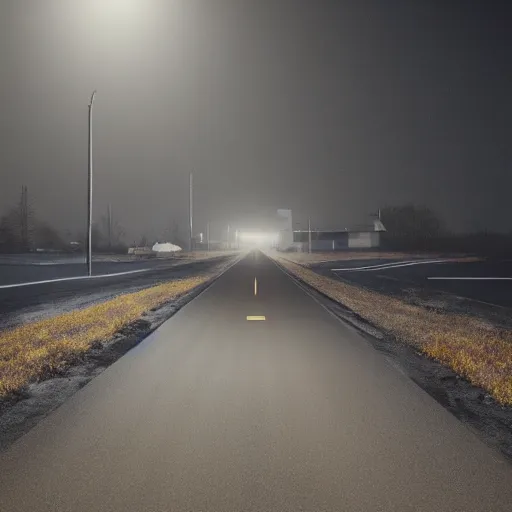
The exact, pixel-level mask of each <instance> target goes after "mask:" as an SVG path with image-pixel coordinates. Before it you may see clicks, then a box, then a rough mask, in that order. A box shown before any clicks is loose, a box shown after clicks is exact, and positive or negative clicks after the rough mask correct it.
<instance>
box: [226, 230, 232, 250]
mask: <svg viewBox="0 0 512 512" xmlns="http://www.w3.org/2000/svg"><path fill="white" fill-rule="evenodd" d="M230 248H231V246H230V240H229V224H228V239H227V249H228V250H229V249H230Z"/></svg>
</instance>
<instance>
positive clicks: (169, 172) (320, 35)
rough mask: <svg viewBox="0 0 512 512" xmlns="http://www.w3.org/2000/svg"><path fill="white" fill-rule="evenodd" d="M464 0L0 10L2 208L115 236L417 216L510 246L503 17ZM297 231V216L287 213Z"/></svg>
mask: <svg viewBox="0 0 512 512" xmlns="http://www.w3.org/2000/svg"><path fill="white" fill-rule="evenodd" d="M508 3H509V2H506V1H503V2H493V1H483V0H482V1H481V2H476V1H468V0H460V1H455V0H439V1H435V0H429V1H427V0H424V1H421V0H415V1H411V0H403V1H393V0H380V1H377V0H375V1H373V2H370V1H363V0H353V1H346V2H344V1H342V0H340V1H321V0H309V1H306V0H304V1H302V0H202V1H200V0H40V1H35V0H32V1H31V0H0V70H1V80H0V109H1V117H0V135H1V143H0V172H1V181H0V209H1V210H2V212H3V211H5V210H6V209H7V208H8V207H9V206H12V205H14V204H15V203H16V201H17V200H18V195H19V190H20V187H21V185H22V184H26V185H27V186H28V188H29V194H30V198H31V202H32V204H33V205H34V207H35V208H36V210H37V213H38V215H39V216H40V217H42V218H44V219H47V220H49V221H51V222H53V223H55V224H56V225H58V226H59V227H61V228H69V229H72V230H73V231H76V230H77V229H80V228H83V227H84V224H85V212H86V202H85V201H86V179H87V105H88V101H89V96H90V94H91V92H92V90H93V89H95V88H96V89H98V95H97V99H96V104H95V110H94V114H95V120H94V121H95V125H94V126H95V135H94V137H95V139H94V140H95V161H94V163H95V188H94V192H95V204H94V218H95V219H97V220H98V219H99V218H100V216H101V215H102V214H103V213H104V212H105V210H106V207H107V203H108V202H111V203H112V208H113V211H114V213H115V214H116V215H117V217H118V219H119V220H120V222H121V223H122V224H123V225H124V226H125V228H126V230H127V231H128V234H129V238H135V237H138V236H139V235H140V234H141V233H142V232H146V233H147V234H148V235H149V236H150V237H157V236H158V235H159V234H160V233H161V231H162V229H164V228H165V227H166V226H168V225H169V224H170V223H172V221H173V220H174V219H176V220H178V221H179V222H180V223H181V225H182V227H183V229H185V227H186V217H187V207H188V190H187V185H188V173H189V172H191V171H193V172H194V179H195V183H196V189H195V191H196V194H195V201H196V205H197V209H196V222H197V226H198V231H199V230H204V223H205V222H206V220H207V218H210V219H212V220H213V221H215V222H217V223H218V224H220V223H227V222H231V223H233V224H237V223H238V224H239V225H247V226H250V225H257V224H258V223H260V222H261V220H260V219H262V218H265V216H266V215H268V214H269V213H270V212H274V211H275V210H276V209H277V208H291V209H293V211H294V215H295V217H296V218H297V219H298V220H302V219H303V217H305V216H308V215H310V216H311V217H312V219H313V223H314V224H315V225H316V226H317V227H323V228H336V227H345V226H347V225H350V224H353V223H361V222H365V221H366V220H367V218H368V217H367V215H368V213H370V212H372V211H375V210H376V209H377V208H378V207H379V206H382V205H385V204H391V203H402V202H409V201H413V202H418V203H426V204H428V205H429V206H431V207H433V208H434V209H436V210H438V211H439V213H440V214H441V215H442V216H444V218H445V219H446V221H447V222H448V224H449V225H450V226H451V227H452V228H454V229H456V230H470V229H479V228H484V227H487V228H490V229H498V230H510V229H512V216H511V210H512V204H511V202H510V200H509V197H510V194H511V188H512V166H511V163H512V149H511V148H512V144H511V137H512V126H511V125H512V123H511V120H512V31H511V30H510V27H511V26H512V15H511V9H510V7H507V4H508ZM301 214H302V215H301Z"/></svg>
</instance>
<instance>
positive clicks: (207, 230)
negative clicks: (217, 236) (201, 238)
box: [206, 221, 210, 252]
mask: <svg viewBox="0 0 512 512" xmlns="http://www.w3.org/2000/svg"><path fill="white" fill-rule="evenodd" d="M206 245H207V246H208V252H210V221H208V222H207V223H206Z"/></svg>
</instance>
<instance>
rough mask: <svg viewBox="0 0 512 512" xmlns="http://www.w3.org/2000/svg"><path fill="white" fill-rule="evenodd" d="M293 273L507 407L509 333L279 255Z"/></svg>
mask: <svg viewBox="0 0 512 512" xmlns="http://www.w3.org/2000/svg"><path fill="white" fill-rule="evenodd" d="M278 261H279V262H280V263H281V264H282V265H283V266H284V267H285V268H286V269H287V270H288V271H289V272H291V273H292V274H293V275H295V276H297V277H299V278H300V279H302V280H303V281H305V282H306V283H307V284H309V285H311V286H313V287H314V288H316V289H317V290H319V291H321V292H322V293H324V294H326V295H327V296H329V297H330V298H331V299H333V300H335V301H337V302H339V303H341V304H343V305H345V306H346V307H348V308H349V309H351V310H352V311H354V312H355V313H357V314H358V315H360V316H361V317H362V318H364V319H366V320H368V321H369V322H371V323H372V324H373V325H375V326H376V327H378V328H380V329H382V330H383V331H384V332H387V333H390V334H392V335H393V336H395V337H396V338H397V339H398V340H400V341H403V342H406V343H409V344H412V345H414V346H415V347H416V348H418V349H419V350H420V351H422V352H424V353H425V354H427V355H428V356H430V357H432V358H434V359H436V360H438V361H439V362H441V363H443V364H444V365H446V366H449V367H450V368H452V369H453V370H454V371H455V372H456V373H458V374H459V375H461V376H463V377H465V378H466V379H468V380H469V381H470V382H471V383H472V384H474V385H476V386H479V387H482V388H483V389H485V390H486V391H487V392H488V393H489V394H491V395H492V396H493V397H494V398H495V399H496V400H497V401H498V402H499V403H500V404H502V405H509V406H512V331H510V330H507V329H502V328H497V327H493V326H492V325H489V324H487V323H485V322H483V321H481V320H478V319H475V318H472V317H470V316H467V315H463V314H453V313H438V312H434V311H431V310H428V309H426V308H423V307H420V306H416V305H411V304H407V303H406V302H404V301H401V300H399V299H395V298H392V297H388V296H386V295H381V294H379V293H377V292H373V291H369V290H366V289H363V288H359V287H357V286H353V285H349V284H346V283H343V282H341V281H338V280H336V279H331V278H328V277H325V276H321V275H318V274H316V273H315V272H313V271H312V270H309V269H307V268H305V267H303V266H301V265H298V264H296V263H293V262H290V261H289V260H286V259H283V258H279V259H278Z"/></svg>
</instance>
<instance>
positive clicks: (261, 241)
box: [238, 231, 278, 247]
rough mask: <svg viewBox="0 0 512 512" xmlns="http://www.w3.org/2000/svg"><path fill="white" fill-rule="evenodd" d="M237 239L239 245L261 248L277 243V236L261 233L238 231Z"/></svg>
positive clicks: (275, 234)
mask: <svg viewBox="0 0 512 512" xmlns="http://www.w3.org/2000/svg"><path fill="white" fill-rule="evenodd" d="M238 239H239V241H240V243H241V244H246V245H255V246H257V247H263V246H270V245H272V244H274V243H277V241H278V234H277V233H269V232H263V231H240V232H239V233H238Z"/></svg>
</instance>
